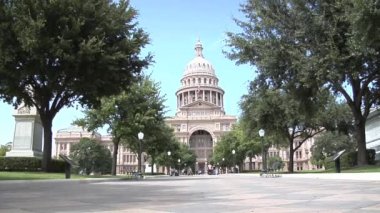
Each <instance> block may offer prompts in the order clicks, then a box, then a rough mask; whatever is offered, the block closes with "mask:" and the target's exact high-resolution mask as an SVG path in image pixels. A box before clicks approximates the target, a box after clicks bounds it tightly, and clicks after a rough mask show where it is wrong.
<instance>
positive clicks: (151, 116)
mask: <svg viewBox="0 0 380 213" xmlns="http://www.w3.org/2000/svg"><path fill="white" fill-rule="evenodd" d="M163 102H164V99H163V97H161V95H160V93H159V85H158V84H157V83H155V82H153V81H151V80H150V79H149V77H144V78H142V79H141V80H140V81H136V82H134V83H133V84H131V85H130V89H129V90H128V91H127V92H122V93H121V94H119V95H116V96H110V97H107V98H103V99H102V100H101V106H100V107H99V108H97V109H88V110H85V117H84V118H83V119H78V120H76V121H74V123H75V124H77V125H79V126H83V127H85V128H86V129H88V130H89V131H93V130H96V129H97V128H102V127H104V126H105V125H108V132H109V133H110V134H111V135H112V142H113V145H114V146H113V152H112V156H113V157H112V158H113V163H112V173H111V174H112V175H116V163H117V155H118V148H119V145H120V143H123V144H124V145H125V146H127V147H129V148H130V149H131V150H132V151H134V152H136V153H138V154H139V156H138V161H139V168H141V156H140V152H139V151H140V149H141V150H142V151H143V150H149V151H150V154H152V153H153V151H152V150H153V149H154V147H158V146H157V143H158V140H156V139H157V137H164V136H162V135H159V134H163V133H164V132H162V133H158V132H159V130H162V125H163V120H164V107H165V106H164V105H163ZM140 131H141V132H143V133H144V135H145V136H144V139H143V141H139V140H138V138H137V134H138V133H139V132H140ZM155 134H157V135H155ZM152 147H153V148H152Z"/></svg>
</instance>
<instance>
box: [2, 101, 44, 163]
mask: <svg viewBox="0 0 380 213" xmlns="http://www.w3.org/2000/svg"><path fill="white" fill-rule="evenodd" d="M13 116H14V117H15V120H16V124H15V132H14V137H13V142H12V149H11V151H9V152H7V153H6V157H41V156H42V136H43V127H42V123H41V119H40V116H39V115H38V113H37V110H36V108H28V107H25V106H22V107H20V108H18V109H17V110H15V113H14V115H13Z"/></svg>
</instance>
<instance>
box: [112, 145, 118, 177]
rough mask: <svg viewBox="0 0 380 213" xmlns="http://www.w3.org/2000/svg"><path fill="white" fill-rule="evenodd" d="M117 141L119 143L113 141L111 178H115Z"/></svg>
mask: <svg viewBox="0 0 380 213" xmlns="http://www.w3.org/2000/svg"><path fill="white" fill-rule="evenodd" d="M119 141H120V139H115V140H114V141H113V153H112V169H111V175H113V176H116V166H117V154H118V151H119Z"/></svg>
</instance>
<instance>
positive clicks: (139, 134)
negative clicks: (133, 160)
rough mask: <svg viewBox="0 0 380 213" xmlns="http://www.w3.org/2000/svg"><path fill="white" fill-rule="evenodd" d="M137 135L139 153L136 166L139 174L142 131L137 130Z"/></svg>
mask: <svg viewBox="0 0 380 213" xmlns="http://www.w3.org/2000/svg"><path fill="white" fill-rule="evenodd" d="M137 137H138V138H139V153H138V158H139V159H138V161H137V162H138V168H137V172H138V173H139V175H141V142H142V140H143V139H144V133H142V132H139V133H138V134H137Z"/></svg>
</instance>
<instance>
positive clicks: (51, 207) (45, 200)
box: [0, 173, 380, 213]
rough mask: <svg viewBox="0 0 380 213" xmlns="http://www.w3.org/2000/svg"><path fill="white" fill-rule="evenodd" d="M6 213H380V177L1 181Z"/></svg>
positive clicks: (0, 201)
mask: <svg viewBox="0 0 380 213" xmlns="http://www.w3.org/2000/svg"><path fill="white" fill-rule="evenodd" d="M0 212H7V213H8V212H11V213H31V212H33V213H37V212H38V213H45V212H46V213H48V212H49V213H50V212H57V213H62V212H67V213H68V212H72V213H74V212H75V213H77V212H98V213H116V212H133V213H134V212H147V213H163V212H185V213H186V212H190V213H197V212H251V213H252V212H254V213H257V212H265V213H268V212H329V213H332V212H352V213H356V212H380V173H367V174H364V173H360V174H359V173H356V174H347V173H341V174H294V175H292V174H286V175H283V176H282V177H280V178H260V177H259V176H258V175H257V174H229V175H219V176H207V175H206V176H180V177H158V178H157V177H154V178H152V177H147V179H145V180H140V181H114V180H107V179H104V180H96V181H75V180H73V181H29V182H25V181H13V182H7V181H5V182H3V181H0Z"/></svg>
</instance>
